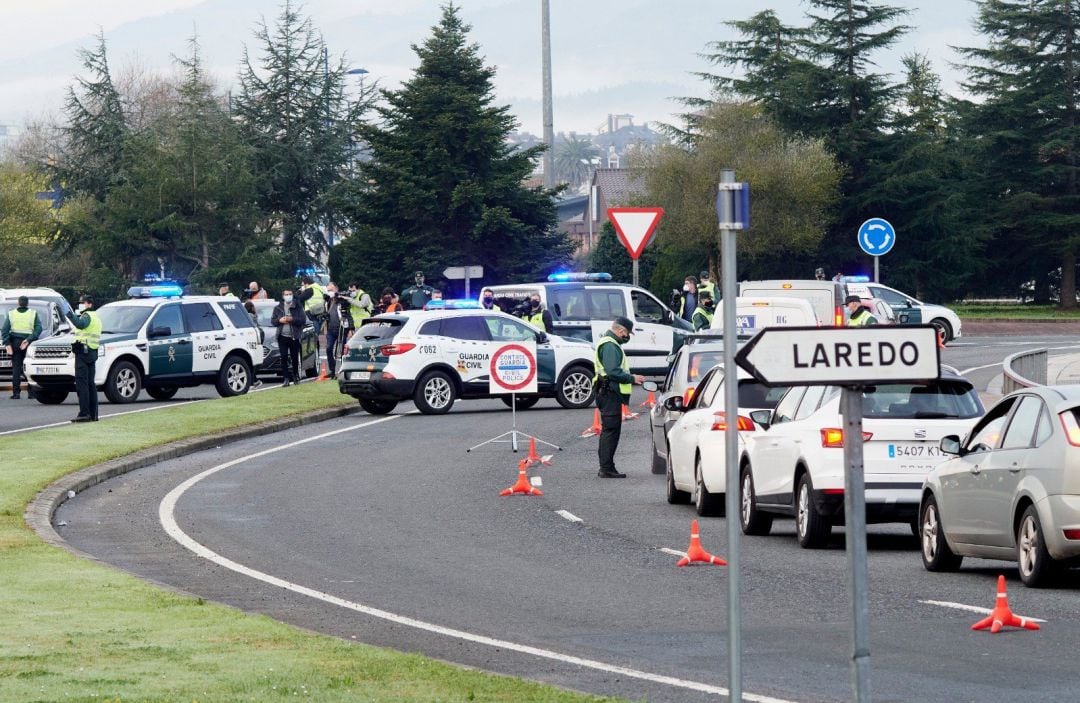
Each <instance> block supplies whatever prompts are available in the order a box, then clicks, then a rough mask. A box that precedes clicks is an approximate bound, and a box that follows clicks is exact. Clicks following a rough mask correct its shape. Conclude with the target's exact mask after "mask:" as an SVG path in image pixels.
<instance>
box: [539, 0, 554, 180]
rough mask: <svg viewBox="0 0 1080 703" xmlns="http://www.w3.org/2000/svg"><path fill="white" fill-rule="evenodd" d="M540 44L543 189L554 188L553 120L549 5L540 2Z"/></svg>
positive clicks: (543, 1)
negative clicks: (542, 99) (543, 148)
mask: <svg viewBox="0 0 1080 703" xmlns="http://www.w3.org/2000/svg"><path fill="white" fill-rule="evenodd" d="M540 43H541V45H542V47H541V51H542V54H543V58H542V63H543V83H544V86H543V91H544V145H545V146H546V147H547V149H546V150H545V151H544V187H545V188H554V187H555V158H554V156H555V120H554V118H553V117H552V114H551V5H550V2H549V0H540Z"/></svg>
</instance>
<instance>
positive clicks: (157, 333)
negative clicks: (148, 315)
mask: <svg viewBox="0 0 1080 703" xmlns="http://www.w3.org/2000/svg"><path fill="white" fill-rule="evenodd" d="M146 336H147V337H149V338H150V339H157V338H158V337H171V336H172V328H171V327H151V328H150V331H149V332H147V334H146Z"/></svg>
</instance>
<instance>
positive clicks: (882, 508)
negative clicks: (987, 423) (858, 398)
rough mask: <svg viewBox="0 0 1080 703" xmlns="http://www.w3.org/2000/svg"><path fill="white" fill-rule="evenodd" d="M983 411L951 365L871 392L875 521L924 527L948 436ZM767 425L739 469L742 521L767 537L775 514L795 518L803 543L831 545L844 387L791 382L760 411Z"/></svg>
mask: <svg viewBox="0 0 1080 703" xmlns="http://www.w3.org/2000/svg"><path fill="white" fill-rule="evenodd" d="M982 415H983V406H982V403H981V402H980V401H979V396H978V394H977V393H976V392H975V389H974V388H973V387H972V385H971V383H969V382H968V381H967V380H966V379H964V378H962V377H961V376H958V375H956V374H954V373H952V372H950V371H948V370H946V369H944V368H943V369H942V373H941V378H940V379H939V380H937V381H933V382H930V383H915V384H912V383H890V384H881V385H878V386H871V387H869V388H868V389H867V390H866V391H864V393H863V418H864V421H863V439H864V441H865V444H864V445H863V462H864V479H865V485H866V521H867V523H881V522H907V523H909V524H911V525H912V529H913V530H915V528H916V523H917V520H918V510H919V501H920V498H921V497H922V485H923V481H924V480H925V479H926V476H927V474H928V473H929V472H930V470H931V469H932V468H933V467H934V466H935V465H936V464H938V463H940V462H941V461H943V460H944V459H946V458H948V457H947V456H945V454H944V453H943V452H942V451H941V448H940V447H939V446H938V445H939V442H940V441H941V438H942V437H944V436H946V435H950V434H963V433H964V432H966V431H967V430H968V428H970V427H971V424H972V421H973V420H974V419H976V418H979V417H981V416H982ZM753 418H754V420H755V422H757V423H758V424H763V425H764V426H765V431H763V432H758V433H754V434H752V435H750V436H748V437H747V438H746V451H745V453H744V455H743V458H742V459H741V469H740V477H741V480H740V486H739V489H740V506H741V508H740V513H741V514H740V521H741V523H742V530H743V532H744V533H746V534H756V535H764V534H768V533H769V531H770V529H771V528H772V522H773V517H774V516H776V515H791V516H794V517H795V531H796V536H797V537H798V540H799V544H800V545H801V546H803V547H818V546H821V545H822V544H824V543H825V542H826V541H827V539H828V537H829V534H830V532H831V530H832V526H833V525H834V524H841V523H842V522H843V505H844V461H843V458H844V452H843V447H844V432H843V430H842V427H843V418H842V417H841V415H840V389H839V388H836V387H829V386H810V387H793V388H791V389H790V390H789V391H788V392H787V393H786V394H785V395H784V397H783V398H781V399H780V402H779V403H778V404H777V405H776V408H774V409H773V411H772V412H771V413H769V414H765V413H758V412H755V413H753Z"/></svg>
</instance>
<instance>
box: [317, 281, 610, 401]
mask: <svg viewBox="0 0 1080 703" xmlns="http://www.w3.org/2000/svg"><path fill="white" fill-rule="evenodd" d="M433 302H434V301H433ZM512 342H518V343H520V342H535V343H536V352H537V354H536V355H537V359H536V361H537V387H538V391H539V392H538V393H536V394H530V395H518V396H517V398H516V405H517V407H519V408H528V407H532V406H533V405H535V404H536V403H537V401H539V400H540V398H555V399H556V400H557V401H558V402H559V404H560V405H562V406H563V407H564V408H585V407H588V406H589V404H590V403H592V399H593V383H592V380H593V348H592V345H591V344H587V343H585V342H581V341H579V340H572V339H562V338H560V337H556V336H554V335H548V334H546V333H544V332H543V331H542V330H538V329H536V328H535V327H533V326H532V325H530V324H528V323H526V322H523V321H522V320H519V319H517V318H515V317H512V316H510V315H507V314H505V313H502V312H499V311H492V310H483V309H478V306H477V304H476V302H475V301H463V302H458V301H448V302H447V303H446V304H445V305H444V306H443V308H442V309H435V310H408V311H404V312H399V313H387V314H382V315H376V316H375V317H371V318H368V319H367V320H365V321H364V323H363V324H362V325H361V326H360V327H359V328H358V329H357V330H356V332H355V333H354V334H353V336H352V337H351V338H350V339H349V341H348V343H347V344H346V346H345V357H344V359H343V360H342V362H341V370H340V371H339V374H338V378H339V381H338V386H339V389H340V390H341V392H342V393H344V394H346V395H351V396H353V397H354V398H356V399H357V400H359V401H360V405H361V407H363V408H364V410H366V411H367V412H369V413H371V414H373V415H384V414H386V413H389V412H391V411H392V410H393V409H394V408H395V407H396V406H397V404H398V403H399V402H400V401H402V400H408V399H412V400H413V402H415V403H416V407H417V408H418V409H419V410H420V412H422V413H424V414H426V415H439V414H443V413H446V412H448V411H449V410H450V408H451V407H452V406H453V404H454V401H455V400H456V399H458V398H492V397H495V396H494V395H492V394H491V393H490V391H489V381H490V376H491V371H490V368H491V355H492V353H493V352H494V351H495V350H497V349H499V348H500V347H502V346H504V345H506V344H508V343H512ZM499 397H500V398H502V400H503V402H504V403H506V404H507V405H510V403H511V397H510V396H509V395H502V396H499Z"/></svg>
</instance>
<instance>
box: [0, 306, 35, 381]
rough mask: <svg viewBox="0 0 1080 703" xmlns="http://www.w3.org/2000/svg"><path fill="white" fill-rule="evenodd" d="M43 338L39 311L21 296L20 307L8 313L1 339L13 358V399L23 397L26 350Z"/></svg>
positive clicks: (0, 342)
mask: <svg viewBox="0 0 1080 703" xmlns="http://www.w3.org/2000/svg"><path fill="white" fill-rule="evenodd" d="M40 336H41V320H40V319H38V314H37V311H35V310H34V309H33V308H31V307H30V299H29V298H27V297H26V296H25V295H20V296H19V306H18V307H17V308H15V309H14V310H11V311H9V312H8V315H7V317H5V318H4V327H3V331H2V332H0V337H2V341H0V344H3V345H4V346H5V347H6V348H7V353H8V357H10V358H11V399H12V400H18V399H19V398H20V397H22V377H23V360H24V359H25V358H26V348H27V347H29V346H30V342H33V341H34V340H35V339H37V338H38V337H40Z"/></svg>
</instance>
